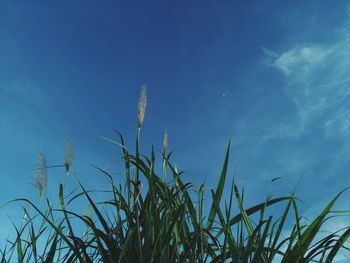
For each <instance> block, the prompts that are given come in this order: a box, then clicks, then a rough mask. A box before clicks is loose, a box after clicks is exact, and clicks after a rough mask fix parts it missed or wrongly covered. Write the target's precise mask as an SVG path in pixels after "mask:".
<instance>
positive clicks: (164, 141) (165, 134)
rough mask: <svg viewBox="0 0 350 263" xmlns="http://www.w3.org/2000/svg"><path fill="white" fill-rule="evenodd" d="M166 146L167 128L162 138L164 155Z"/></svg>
mask: <svg viewBox="0 0 350 263" xmlns="http://www.w3.org/2000/svg"><path fill="white" fill-rule="evenodd" d="M167 147H168V130H165V133H164V138H163V154H164V155H165V153H166V149H167Z"/></svg>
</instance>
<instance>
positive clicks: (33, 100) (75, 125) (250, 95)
mask: <svg viewBox="0 0 350 263" xmlns="http://www.w3.org/2000/svg"><path fill="white" fill-rule="evenodd" d="M349 22H350V17H349V6H348V1H342V0H337V1H331V0H324V1H316V0H314V1H311V0H310V1H277V0H276V1H272V0H270V1H269V0H256V1H238V0H236V1H221V2H219V1H172V3H166V2H165V1H143V2H136V1H135V2H131V1H128V2H127V1H103V2H102V1H60V3H58V2H53V1H1V2H0V145H1V150H0V165H1V169H0V180H1V184H0V201H1V203H4V202H6V201H8V200H10V199H12V198H14V197H19V196H23V197H31V198H33V199H38V197H37V192H36V190H35V189H34V188H33V187H32V186H31V185H30V182H31V181H32V177H33V175H35V174H34V173H33V172H32V171H31V169H32V168H33V167H35V163H36V153H37V152H38V151H39V150H42V151H44V152H45V154H46V157H47V159H48V163H49V164H57V163H62V162H63V155H64V142H65V139H66V138H69V139H70V140H71V141H72V144H73V146H74V157H75V158H74V164H73V169H74V171H76V172H77V174H78V175H79V176H80V178H81V179H82V181H83V182H84V183H85V184H86V185H87V186H88V187H97V188H103V187H105V186H106V183H105V181H104V179H103V177H102V176H101V175H99V174H98V173H97V172H95V171H94V170H93V169H92V168H90V167H89V164H95V165H98V166H101V167H104V168H106V169H110V170H111V171H115V170H118V166H117V165H119V164H116V162H115V161H116V159H117V158H118V155H117V149H116V147H115V146H114V145H111V144H110V143H108V142H105V141H103V140H101V139H99V138H98V136H100V135H103V136H107V137H113V138H116V136H115V134H114V132H113V130H115V129H117V130H119V131H120V132H122V133H123V134H124V135H125V137H126V140H127V142H128V143H129V144H130V145H133V140H134V137H135V136H134V135H135V128H136V115H137V100H138V95H139V91H140V87H141V85H142V84H143V83H145V84H146V85H147V87H148V105H147V110H146V118H145V122H144V126H143V130H142V135H141V137H142V138H141V140H142V150H143V151H144V152H145V153H147V152H149V150H150V147H151V145H152V144H155V146H156V149H158V150H160V149H161V145H162V136H163V133H164V130H165V129H168V133H169V148H170V149H174V150H175V156H174V162H176V164H177V166H178V167H179V169H181V170H185V171H186V172H187V174H188V180H194V181H195V182H196V183H201V182H203V181H204V180H206V183H207V184H208V185H210V186H214V185H216V183H217V178H218V175H219V171H220V168H221V164H222V161H223V157H224V152H225V147H226V145H227V142H228V140H229V138H231V139H232V158H231V163H230V164H231V166H230V177H232V175H235V177H236V178H237V182H238V183H239V184H240V185H241V186H242V185H244V186H245V189H246V195H247V201H248V203H254V202H257V201H260V200H262V199H263V197H264V196H265V194H266V193H267V192H268V191H270V190H271V191H272V192H273V193H274V194H275V195H279V194H283V193H284V194H287V193H289V192H290V191H291V190H292V189H293V187H294V186H296V185H297V186H298V192H297V193H298V195H299V196H300V197H301V198H302V199H303V200H304V201H305V203H306V204H305V206H304V211H305V213H306V214H308V213H309V214H312V213H314V211H318V210H319V209H320V207H321V206H322V205H324V204H325V202H326V201H327V200H329V199H330V198H331V197H332V196H333V195H334V194H335V193H336V192H337V191H339V190H341V189H343V188H344V187H346V186H350V177H349V171H350V162H349V156H350V140H349V139H350V130H349V129H350V100H349V99H350V88H349V83H350V78H349V72H350V64H349V61H350V42H349V40H350V38H349V37H350V30H349V24H350V23H349ZM119 170H120V169H119ZM277 176H282V177H283V179H282V180H281V181H280V182H278V183H277V184H274V185H273V186H271V185H270V183H269V182H270V180H271V179H272V178H274V177H277ZM62 177H64V173H63V171H59V170H52V171H51V170H49V187H48V191H47V196H48V197H50V198H52V199H54V198H55V197H56V194H57V183H59V182H61V181H62ZM301 178H302V179H301ZM299 180H301V181H300V182H299ZM344 200H345V199H344ZM341 203H342V201H341V202H340V204H341ZM343 204H344V205H346V204H347V203H346V202H345V201H343ZM18 207H19V205H18V206H7V207H5V208H2V209H1V210H0V220H1V223H2V222H5V221H6V222H9V219H8V218H7V215H10V216H11V215H12V216H13V217H12V218H13V219H14V221H16V218H17V217H16V216H19V215H18V213H17V212H18V211H17V210H18ZM343 208H344V209H345V208H347V209H349V207H343ZM16 209H17V210H16ZM82 209H83V208H82ZM16 213H17V214H16ZM2 224H3V223H2ZM4 224H5V223H4ZM6 224H8V225H10V223H6ZM339 224H342V222H340V223H339ZM8 232H9V231H8V229H4V228H2V229H1V230H0V237H1V238H2V240H3V238H4V237H6V235H7V233H8ZM0 244H1V242H0Z"/></svg>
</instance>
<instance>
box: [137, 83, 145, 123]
mask: <svg viewBox="0 0 350 263" xmlns="http://www.w3.org/2000/svg"><path fill="white" fill-rule="evenodd" d="M146 104H147V88H146V85H142V87H141V93H140V97H139V104H138V125H139V128H141V126H142V123H143V119H144V118H145V111H146Z"/></svg>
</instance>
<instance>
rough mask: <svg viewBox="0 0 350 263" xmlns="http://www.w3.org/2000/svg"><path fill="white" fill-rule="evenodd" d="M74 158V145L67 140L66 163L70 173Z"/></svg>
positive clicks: (67, 171)
mask: <svg viewBox="0 0 350 263" xmlns="http://www.w3.org/2000/svg"><path fill="white" fill-rule="evenodd" d="M72 160H73V146H72V144H71V142H70V141H69V140H67V141H66V152H65V162H64V165H65V167H66V173H67V175H68V174H69V170H70V168H71V166H72Z"/></svg>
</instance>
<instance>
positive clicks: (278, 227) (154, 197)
mask: <svg viewBox="0 0 350 263" xmlns="http://www.w3.org/2000/svg"><path fill="white" fill-rule="evenodd" d="M146 99H147V97H146V90H145V88H143V89H142V92H141V98H140V101H139V113H138V128H137V134H136V149H135V152H134V153H133V152H131V151H129V149H128V147H127V146H126V145H125V142H124V138H123V136H122V135H121V134H120V133H118V132H116V137H117V140H114V139H108V140H109V141H110V142H112V143H114V144H116V145H118V146H119V147H120V154H121V157H122V158H121V159H122V162H123V168H122V174H123V176H124V177H125V178H124V180H121V179H120V178H118V177H116V176H114V175H112V174H110V173H109V172H108V171H106V170H104V169H101V168H99V167H95V168H96V170H97V171H98V172H99V173H100V174H101V175H102V176H104V177H105V178H107V180H108V181H109V189H108V190H106V191H103V192H102V191H96V190H87V189H85V187H84V186H83V184H82V183H81V182H80V180H79V178H78V177H77V176H76V175H75V174H74V173H72V172H71V165H72V156H73V154H72V145H71V143H70V142H67V144H66V157H65V164H63V165H57V166H55V167H62V169H64V172H65V173H66V176H68V174H69V175H70V176H74V177H75V179H76V183H77V186H78V187H79V189H80V190H79V191H78V192H75V193H69V194H66V193H65V184H60V185H59V186H58V205H57V206H55V207H53V205H52V204H51V203H50V201H49V200H48V199H46V200H45V201H46V202H45V203H42V205H45V206H46V208H44V209H43V208H40V207H42V205H41V206H40V205H39V204H36V203H34V202H32V201H31V200H28V199H23V198H18V199H15V200H12V201H11V203H13V202H20V203H21V204H23V213H24V216H23V222H22V224H21V225H20V226H15V225H14V227H15V230H16V237H14V239H13V240H8V241H7V244H6V245H5V246H4V247H3V248H2V249H1V250H0V255H1V262H14V261H17V262H87V263H88V262H115V263H126V262H130V263H132V262H237V263H238V262H240V263H246V262H252V263H254V262H283V263H289V262H333V259H334V258H335V256H336V255H337V254H339V252H340V251H343V252H344V253H348V249H347V248H346V246H345V245H346V242H347V239H348V238H349V236H350V226H349V227H347V228H344V229H339V231H337V232H334V233H330V234H327V235H321V230H322V227H323V226H324V225H325V224H326V223H329V221H330V220H332V219H333V217H334V216H336V214H335V213H336V211H333V210H332V207H333V206H334V204H335V203H336V201H337V200H338V199H339V198H340V196H341V195H342V194H343V192H344V191H345V190H344V191H342V192H340V193H338V194H337V195H336V196H335V197H334V198H333V199H331V201H330V202H329V204H328V205H327V206H326V207H325V208H324V209H323V210H322V211H320V213H319V215H318V216H317V217H315V218H314V219H313V220H310V221H309V222H308V223H305V222H304V221H303V220H302V217H301V216H300V214H299V211H298V201H297V198H296V197H295V193H294V192H292V193H291V194H289V195H286V196H282V197H279V198H274V199H272V198H271V197H267V198H266V199H265V200H262V202H260V203H258V204H257V205H255V206H252V207H245V205H244V194H243V191H240V190H239V186H238V185H237V184H236V183H235V182H234V181H232V183H231V184H230V192H229V193H230V195H229V198H228V200H223V193H224V187H225V186H226V185H227V183H228V181H229V179H230V178H227V174H228V163H229V155H230V143H228V145H227V149H226V153H225V155H224V161H223V165H222V168H221V172H220V177H219V180H218V184H217V186H216V188H215V189H210V190H207V188H206V186H205V185H203V184H202V185H200V186H199V187H197V188H195V187H194V185H193V184H191V183H190V182H185V181H184V180H183V174H184V173H183V172H182V171H178V169H177V168H176V167H175V166H174V165H173V164H172V162H171V157H172V155H173V153H172V152H169V153H168V152H167V143H168V136H167V133H165V138H164V145H163V150H162V152H161V154H160V156H159V157H158V158H160V161H161V162H160V163H161V166H162V167H161V169H160V172H158V171H157V169H156V167H158V166H157V165H156V160H157V158H156V153H155V150H154V148H153V147H152V149H151V153H150V155H149V156H146V155H144V154H141V153H140V152H139V143H140V133H141V127H142V123H143V120H144V116H145V108H146ZM38 160H39V164H38V168H37V171H38V176H39V177H36V181H35V182H36V185H37V187H38V189H39V194H40V196H41V197H42V198H44V197H43V196H44V190H45V189H44V188H45V186H46V181H45V180H46V179H45V178H46V177H45V176H46V170H47V168H48V167H47V166H46V163H45V156H44V155H43V154H42V153H40V155H39V157H38ZM168 178H169V179H168ZM119 181H123V183H121V182H119ZM65 182H66V181H65ZM208 194H209V197H210V198H207V196H208ZM99 195H101V196H103V197H104V198H103V199H102V200H103V201H98V202H97V201H96V196H99ZM106 195H107V196H108V197H106ZM101 196H100V199H101ZM79 199H80V200H81V199H84V200H86V201H87V202H88V204H89V209H88V211H87V212H86V213H78V212H75V211H74V210H72V209H70V207H71V206H72V204H74V203H75V202H79ZM42 201H44V199H42ZM276 206H283V209H282V212H281V214H277V213H276V211H274V208H275V207H276ZM204 208H208V209H209V211H208V213H205V212H204ZM233 211H238V213H236V214H234V213H233ZM271 211H274V212H273V213H271ZM338 212H341V211H338Z"/></svg>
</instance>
